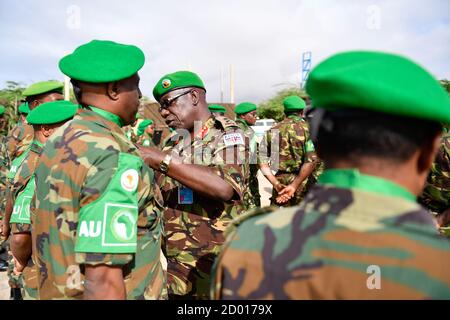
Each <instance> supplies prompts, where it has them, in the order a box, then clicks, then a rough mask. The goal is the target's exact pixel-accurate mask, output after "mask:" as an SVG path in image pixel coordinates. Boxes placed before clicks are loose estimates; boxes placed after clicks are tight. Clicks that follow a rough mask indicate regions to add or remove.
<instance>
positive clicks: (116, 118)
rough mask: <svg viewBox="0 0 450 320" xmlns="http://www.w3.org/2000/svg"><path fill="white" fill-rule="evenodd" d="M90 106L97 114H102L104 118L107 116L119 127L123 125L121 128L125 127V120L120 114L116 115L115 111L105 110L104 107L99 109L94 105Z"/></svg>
mask: <svg viewBox="0 0 450 320" xmlns="http://www.w3.org/2000/svg"><path fill="white" fill-rule="evenodd" d="M89 108H90V109H91V110H92V111H94V112H95V113H96V114H98V115H100V116H102V117H103V118H105V119H107V120H109V121H111V122H114V123H115V124H117V125H118V126H119V127H121V128H122V127H123V121H122V119H121V118H120V117H119V116H118V115H116V114H114V113H111V112H109V111H106V110H103V109H99V108H96V107H93V106H89Z"/></svg>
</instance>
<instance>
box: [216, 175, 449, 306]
mask: <svg viewBox="0 0 450 320" xmlns="http://www.w3.org/2000/svg"><path fill="white" fill-rule="evenodd" d="M344 171H353V170H344ZM355 171H356V170H355ZM327 172H328V171H325V172H324V173H323V175H322V176H321V179H320V182H319V183H320V184H318V185H316V186H315V187H314V188H313V189H312V190H311V192H310V193H309V194H308V195H307V196H306V198H305V200H304V201H303V202H302V203H301V205H300V206H297V207H293V208H283V209H279V210H278V211H276V212H273V213H269V214H260V215H258V212H256V213H254V214H253V216H252V215H249V216H248V217H246V218H247V219H241V220H240V221H237V222H236V225H238V227H237V229H236V228H235V229H234V230H232V231H231V233H230V234H229V236H228V237H227V241H226V244H225V245H224V247H223V248H224V249H223V252H222V253H221V255H220V256H219V259H218V260H217V263H216V265H215V267H214V271H215V274H214V279H215V286H214V287H213V288H212V291H211V294H212V295H213V297H214V298H217V299H218V298H222V299H427V298H431V299H449V298H450V273H449V272H448V270H449V268H450V241H449V240H448V239H446V238H444V237H442V236H440V235H439V234H438V233H437V231H436V228H435V226H434V222H433V220H432V218H431V216H430V215H429V214H428V213H427V211H426V210H425V209H424V208H422V207H421V206H420V205H418V204H417V203H416V202H415V197H414V195H412V194H410V193H409V192H408V191H406V190H405V189H403V188H402V187H400V186H398V185H395V184H394V183H392V182H389V181H387V180H383V179H379V178H376V177H369V178H368V176H365V177H364V179H362V180H361V176H363V175H360V174H358V172H355V173H353V172H352V173H350V174H349V173H347V174H346V175H345V176H344V177H342V176H341V178H339V180H341V181H342V180H347V181H353V182H354V181H356V182H357V183H356V185H355V186H354V187H343V186H340V185H339V183H336V184H335V183H331V182H330V181H328V183H326V184H325V183H323V184H322V182H323V180H322V179H323V178H324V176H326V175H327V174H328V173H327ZM363 180H365V181H363ZM358 183H359V185H358ZM374 188H376V189H377V190H374ZM266 211H270V210H266ZM262 213H264V212H262ZM377 270H378V272H377ZM378 275H379V278H378V279H379V282H378V281H377V276H378ZM377 282H378V284H379V288H380V289H376V288H378V284H377Z"/></svg>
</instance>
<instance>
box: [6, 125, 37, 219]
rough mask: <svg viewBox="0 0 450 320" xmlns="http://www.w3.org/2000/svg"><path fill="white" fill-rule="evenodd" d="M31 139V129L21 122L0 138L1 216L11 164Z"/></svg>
mask: <svg viewBox="0 0 450 320" xmlns="http://www.w3.org/2000/svg"><path fill="white" fill-rule="evenodd" d="M33 138H34V132H33V127H32V126H30V125H28V124H24V123H22V122H18V123H17V125H16V126H15V127H14V128H13V129H12V130H11V132H10V133H9V135H8V136H7V137H2V141H1V142H2V146H1V147H0V161H1V170H0V212H1V213H2V214H3V212H4V209H5V204H6V194H7V192H6V189H7V188H9V186H8V185H7V183H8V178H7V176H8V173H9V169H10V167H11V162H12V161H13V160H14V159H15V158H17V157H19V156H21V155H22V154H23V153H24V152H25V150H27V149H28V147H29V146H30V144H31V142H32V141H33ZM0 219H1V214H0Z"/></svg>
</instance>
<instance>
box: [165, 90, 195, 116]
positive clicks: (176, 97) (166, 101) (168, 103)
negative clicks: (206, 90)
mask: <svg viewBox="0 0 450 320" xmlns="http://www.w3.org/2000/svg"><path fill="white" fill-rule="evenodd" d="M191 92H192V90H189V91H186V92H183V93H180V94H179V95H177V96H175V97H173V98H170V99H164V100H163V101H160V102H159V104H160V107H159V112H161V111H163V109H168V108H169V107H170V106H171V105H172V103H174V101H175V100H177V99H178V98H179V97H182V96H184V95H185V94H188V93H191Z"/></svg>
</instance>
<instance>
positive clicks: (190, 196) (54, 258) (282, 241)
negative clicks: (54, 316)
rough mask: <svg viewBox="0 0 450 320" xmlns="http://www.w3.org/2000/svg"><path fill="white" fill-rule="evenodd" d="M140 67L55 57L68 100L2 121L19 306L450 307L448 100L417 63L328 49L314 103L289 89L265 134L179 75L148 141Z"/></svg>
mask: <svg viewBox="0 0 450 320" xmlns="http://www.w3.org/2000/svg"><path fill="white" fill-rule="evenodd" d="M144 63H145V56H144V53H143V52H142V50H141V49H139V48H138V47H136V46H133V45H125V44H119V43H116V42H112V41H100V40H93V41H91V42H89V43H86V44H83V45H81V46H79V47H78V48H76V49H75V50H74V51H73V52H72V53H71V54H69V55H67V56H65V57H63V58H62V59H61V60H60V61H59V68H60V70H61V72H62V73H63V74H65V75H66V76H68V77H69V78H70V79H71V84H72V86H73V89H74V95H75V98H76V103H73V102H70V101H65V100H63V94H62V93H63V84H62V83H60V82H58V81H41V82H37V83H34V84H32V85H31V86H29V87H28V88H27V89H26V90H25V91H24V92H23V93H22V95H23V96H24V97H25V98H24V101H23V104H22V105H20V107H19V108H18V112H19V115H20V118H19V121H18V123H17V125H16V126H15V127H14V128H13V129H12V130H11V132H6V131H5V130H4V128H5V127H6V126H5V121H4V120H3V119H2V122H1V129H2V144H1V149H0V161H1V162H2V165H1V172H0V173H1V177H0V183H1V185H0V187H1V189H0V192H1V195H0V196H1V198H0V199H1V206H0V210H1V211H0V214H1V222H0V224H1V228H0V242H2V251H3V253H2V254H3V256H2V259H3V262H2V263H3V264H2V265H0V267H2V268H5V269H7V272H8V277H9V285H10V287H11V298H12V299H82V298H84V299H159V300H163V299H174V300H176V299H380V298H385V299H386V298H407V299H408V298H410V299H422V298H438V299H439V298H447V299H448V298H450V274H449V273H448V271H447V269H448V267H450V242H449V240H448V238H447V237H446V236H448V235H449V234H450V232H449V230H450V228H449V227H448V224H449V222H450V133H449V132H448V126H449V124H450V102H449V96H448V94H447V92H445V90H444V89H443V88H442V87H441V86H440V85H439V82H438V81H437V80H436V79H434V78H433V77H432V76H431V75H430V74H429V73H428V72H427V71H426V70H424V69H423V68H422V67H420V66H419V65H417V64H416V63H414V62H412V61H411V60H408V59H406V58H404V57H401V56H397V55H393V54H387V53H382V52H356V51H352V52H343V53H339V54H336V55H333V56H332V57H330V58H328V59H326V60H325V61H323V62H321V63H320V64H319V65H317V66H316V67H315V68H314V69H313V71H312V72H311V74H310V76H309V79H308V82H307V85H306V90H307V93H308V95H309V97H310V98H311V101H312V106H309V105H307V103H306V102H305V101H304V100H303V99H302V98H300V97H298V96H289V97H286V98H285V99H284V101H283V107H284V113H285V119H284V120H282V121H281V122H279V123H277V124H275V125H274V127H273V128H272V129H271V130H269V131H268V132H267V133H265V135H264V136H263V138H262V140H261V141H259V139H258V138H257V136H256V134H255V132H254V131H253V129H252V128H251V126H253V125H254V124H255V122H256V120H257V106H256V105H255V104H254V103H251V102H243V103H240V104H238V105H236V107H235V108H234V113H235V115H236V118H235V119H234V120H232V119H229V118H227V117H225V116H224V114H225V113H226V109H225V108H224V107H223V106H221V105H208V103H207V100H206V87H205V85H204V83H203V81H202V79H201V78H200V77H199V76H198V75H197V74H195V73H193V72H190V71H176V72H173V73H170V74H166V75H164V76H162V77H161V78H160V80H159V81H158V82H157V83H156V84H155V85H154V88H153V96H154V98H155V99H156V101H157V102H158V103H159V106H160V107H159V113H160V115H161V117H162V118H163V119H164V120H165V122H166V124H167V126H168V127H169V128H170V129H171V133H170V135H169V136H168V137H167V138H166V139H165V140H164V142H163V143H162V144H158V145H157V144H155V142H154V139H153V134H154V130H155V127H154V121H153V120H152V119H143V118H142V117H141V116H139V115H138V108H139V105H140V99H141V97H142V94H141V91H140V78H139V74H138V72H139V70H140V69H141V68H142V66H143V65H144ZM305 110H308V111H307V112H305ZM4 112H5V108H4V107H3V106H0V113H1V115H3V113H4ZM259 170H260V171H261V172H262V174H263V175H264V177H265V178H266V179H267V180H268V181H269V182H270V183H271V185H272V186H273V192H272V197H271V199H270V201H271V206H269V207H265V208H262V207H261V196H260V193H259V181H258V171H259ZM418 202H420V203H421V204H422V205H423V206H421V205H420V204H419V203H418ZM447 255H448V257H447ZM373 268H378V270H379V272H378V277H372V278H371V275H370V274H368V270H372V269H373ZM375 276H377V275H375ZM372 280H373V283H372V282H371V281H372Z"/></svg>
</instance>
